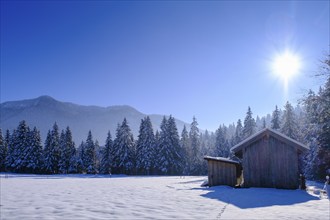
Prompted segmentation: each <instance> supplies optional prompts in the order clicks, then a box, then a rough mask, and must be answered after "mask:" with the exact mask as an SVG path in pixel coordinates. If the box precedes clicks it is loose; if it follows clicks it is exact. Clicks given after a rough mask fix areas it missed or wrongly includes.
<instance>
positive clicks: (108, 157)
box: [100, 131, 113, 174]
mask: <svg viewBox="0 0 330 220" xmlns="http://www.w3.org/2000/svg"><path fill="white" fill-rule="evenodd" d="M112 160H113V142H112V139H111V133H110V131H109V132H108V136H107V139H106V141H105V146H104V148H103V150H102V158H101V166H100V173H103V174H111V166H112Z"/></svg>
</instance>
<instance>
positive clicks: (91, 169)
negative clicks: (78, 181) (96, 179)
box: [85, 131, 97, 174]
mask: <svg viewBox="0 0 330 220" xmlns="http://www.w3.org/2000/svg"><path fill="white" fill-rule="evenodd" d="M85 167H86V172H87V173H89V174H95V173H96V172H97V170H96V152H95V144H94V141H93V136H92V132H91V131H89V132H88V136H87V139H86V143H85Z"/></svg>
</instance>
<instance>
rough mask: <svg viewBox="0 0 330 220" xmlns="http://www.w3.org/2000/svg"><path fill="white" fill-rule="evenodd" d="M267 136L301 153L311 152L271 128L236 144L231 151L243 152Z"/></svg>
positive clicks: (304, 146)
mask: <svg viewBox="0 0 330 220" xmlns="http://www.w3.org/2000/svg"><path fill="white" fill-rule="evenodd" d="M265 135H269V136H272V137H274V138H276V139H279V140H281V141H283V142H285V143H287V144H288V145H290V146H293V147H296V148H297V149H299V150H300V151H306V150H309V148H308V147H307V146H306V145H304V144H302V143H300V142H298V141H296V140H293V139H292V138H290V137H288V136H286V135H284V134H282V133H280V132H278V131H276V130H274V129H271V128H265V129H263V130H261V131H259V132H257V133H256V134H254V135H252V136H251V137H249V138H247V139H245V140H244V141H242V142H240V143H238V144H236V145H235V146H234V147H232V148H231V149H230V150H231V151H233V152H234V153H236V152H238V151H240V150H242V149H243V148H245V147H247V146H248V145H250V144H252V143H253V142H255V141H257V140H259V139H260V138H262V137H263V136H265Z"/></svg>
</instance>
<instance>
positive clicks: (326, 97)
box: [317, 55, 330, 178]
mask: <svg viewBox="0 0 330 220" xmlns="http://www.w3.org/2000/svg"><path fill="white" fill-rule="evenodd" d="M322 68H323V75H325V76H326V77H327V79H326V82H325V85H324V87H323V89H322V90H321V91H320V93H319V105H320V106H319V115H318V116H319V122H318V125H319V128H320V130H319V133H318V136H317V140H318V143H319V147H320V148H319V151H318V156H317V157H318V158H319V170H318V172H319V174H318V176H319V178H321V177H323V178H324V176H325V175H326V174H327V175H329V174H330V55H328V57H327V59H325V61H324V62H323V64H322Z"/></svg>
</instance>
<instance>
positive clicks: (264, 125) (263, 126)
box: [262, 117, 267, 129]
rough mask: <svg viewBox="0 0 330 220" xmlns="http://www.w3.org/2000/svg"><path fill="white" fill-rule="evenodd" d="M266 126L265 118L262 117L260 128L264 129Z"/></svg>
mask: <svg viewBox="0 0 330 220" xmlns="http://www.w3.org/2000/svg"><path fill="white" fill-rule="evenodd" d="M266 127H267V123H266V119H265V118H264V117H263V118H262V129H265V128H266Z"/></svg>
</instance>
